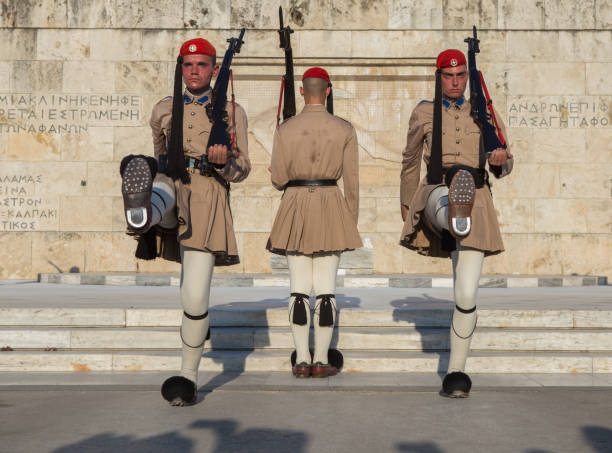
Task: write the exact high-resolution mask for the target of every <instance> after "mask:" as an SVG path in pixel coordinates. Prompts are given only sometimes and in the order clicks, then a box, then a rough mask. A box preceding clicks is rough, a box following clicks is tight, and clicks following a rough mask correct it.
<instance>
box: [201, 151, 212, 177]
mask: <svg viewBox="0 0 612 453" xmlns="http://www.w3.org/2000/svg"><path fill="white" fill-rule="evenodd" d="M199 164H200V174H201V175H202V176H211V175H212V171H211V168H210V164H209V163H208V156H207V155H206V154H203V155H202V156H201V159H200V161H199Z"/></svg>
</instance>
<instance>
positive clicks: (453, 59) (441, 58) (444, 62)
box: [436, 49, 466, 69]
mask: <svg viewBox="0 0 612 453" xmlns="http://www.w3.org/2000/svg"><path fill="white" fill-rule="evenodd" d="M464 64H466V63H465V55H463V52H461V51H460V50H457V49H447V50H445V51H444V52H440V55H438V59H437V60H436V66H437V68H438V69H442V68H454V67H455V66H461V65H464Z"/></svg>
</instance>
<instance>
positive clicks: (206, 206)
mask: <svg viewBox="0 0 612 453" xmlns="http://www.w3.org/2000/svg"><path fill="white" fill-rule="evenodd" d="M175 187H176V194H177V202H176V203H177V208H178V221H179V226H178V240H179V242H180V243H181V245H184V246H186V247H190V248H194V249H197V250H203V251H206V252H210V253H213V254H214V255H216V262H215V265H217V266H223V265H230V264H236V263H238V262H240V259H239V257H238V246H237V244H236V234H235V232H234V222H233V220H232V211H231V208H230V203H229V197H228V192H227V189H226V187H225V186H224V185H223V184H222V183H221V182H220V181H218V180H216V179H215V178H213V177H208V176H202V175H200V174H199V173H195V174H192V175H191V182H190V183H189V184H183V183H182V182H180V181H179V180H177V181H176V182H175Z"/></svg>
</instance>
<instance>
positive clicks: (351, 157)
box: [342, 127, 359, 223]
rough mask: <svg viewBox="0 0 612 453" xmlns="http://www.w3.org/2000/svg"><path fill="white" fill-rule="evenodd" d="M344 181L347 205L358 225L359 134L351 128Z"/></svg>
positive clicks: (346, 148)
mask: <svg viewBox="0 0 612 453" xmlns="http://www.w3.org/2000/svg"><path fill="white" fill-rule="evenodd" d="M342 179H343V182H344V198H345V199H346V204H347V205H348V208H349V211H350V213H351V214H352V215H353V218H354V219H355V223H357V219H358V217H359V149H358V147H357V134H356V132H355V128H353V127H351V133H350V136H349V138H348V140H347V142H346V143H345V145H344V155H343V162H342Z"/></svg>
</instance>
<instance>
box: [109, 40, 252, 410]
mask: <svg viewBox="0 0 612 453" xmlns="http://www.w3.org/2000/svg"><path fill="white" fill-rule="evenodd" d="M243 35H244V30H242V33H241V35H240V37H239V38H237V39H236V38H232V39H230V40H228V41H229V43H230V44H229V48H228V50H227V52H226V53H225V56H224V59H223V64H222V65H221V67H219V65H218V64H217V62H216V50H215V48H214V47H213V46H212V45H211V44H210V43H209V42H208V41H207V40H205V39H201V38H197V39H192V40H189V41H186V42H185V43H183V45H182V46H181V48H180V51H179V56H178V58H177V63H176V70H175V79H174V96H173V97H167V98H165V99H163V100H161V101H160V102H158V103H157V105H156V106H155V107H154V108H153V113H152V115H151V121H150V124H151V129H152V132H153V151H154V156H155V157H154V158H153V157H148V156H144V155H130V156H127V157H125V158H124V159H123V161H122V162H121V167H120V172H121V176H122V180H123V182H122V192H123V199H124V206H125V216H126V221H127V228H128V233H129V234H133V235H136V236H137V237H138V239H139V244H138V249H137V256H138V257H139V258H144V259H153V258H155V257H157V256H161V257H163V258H165V259H170V260H175V261H180V262H181V264H182V265H181V282H180V297H181V304H182V308H183V310H184V312H183V317H182V322H181V330H180V335H181V340H182V344H183V349H182V362H181V370H180V375H178V376H173V377H171V378H169V379H167V380H166V381H165V382H164V384H163V386H162V395H163V397H164V398H165V399H166V400H167V401H168V402H169V403H170V404H171V405H174V406H185V405H190V404H194V403H195V402H196V401H197V377H198V367H199V364H200V360H201V358H202V351H203V349H204V343H205V341H206V339H207V337H208V333H209V317H208V305H209V296H210V283H211V280H212V275H213V269H214V266H215V265H217V266H224V265H230V264H235V263H238V261H239V258H238V247H237V245H236V238H235V234H234V227H233V221H232V214H231V210H230V202H229V183H230V182H240V181H242V180H244V179H245V178H246V177H247V176H248V174H249V171H250V170H251V163H250V161H249V156H248V148H247V117H246V113H245V111H244V109H243V108H242V107H240V105H238V104H236V103H235V102H233V90H232V102H228V101H227V94H226V93H227V88H228V83H229V82H230V80H231V77H230V76H231V74H230V70H229V67H230V64H231V60H232V57H233V55H234V54H235V53H237V52H239V51H240V46H241V44H242V37H243ZM212 77H217V79H216V82H215V87H214V89H211V86H210V84H211V80H212ZM183 82H184V84H185V90H184V91H183V88H182V83H183ZM177 245H178V247H177Z"/></svg>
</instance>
